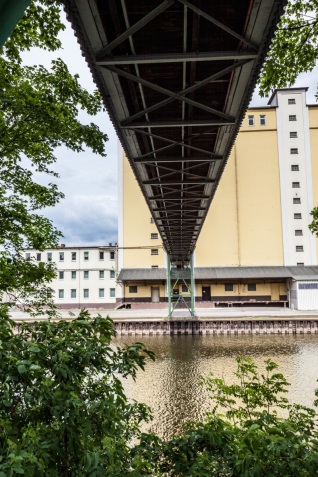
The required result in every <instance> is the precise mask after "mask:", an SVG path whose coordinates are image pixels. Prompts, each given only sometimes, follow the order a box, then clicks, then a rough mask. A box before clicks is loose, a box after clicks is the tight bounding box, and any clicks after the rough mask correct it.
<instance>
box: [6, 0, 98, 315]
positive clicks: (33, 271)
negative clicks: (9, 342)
mask: <svg viewBox="0 0 318 477" xmlns="http://www.w3.org/2000/svg"><path fill="white" fill-rule="evenodd" d="M64 28H65V27H64V25H63V24H62V23H61V21H60V6H59V4H58V2H56V1H55V0H42V1H38V0H34V1H33V2H32V3H31V5H30V7H29V8H28V9H27V10H26V12H25V14H24V16H23V17H22V19H21V21H20V22H19V23H18V25H17V27H16V29H15V30H14V31H13V33H12V35H11V37H10V38H9V39H8V41H7V42H6V44H5V45H4V48H3V49H2V52H1V53H2V54H1V56H0V157H1V164H0V204H1V205H0V250H2V251H1V252H0V301H1V298H2V299H3V297H4V296H5V295H4V294H5V293H7V294H8V295H9V300H10V301H11V302H13V303H19V302H22V303H25V302H28V301H30V302H31V303H32V302H33V304H34V297H35V296H36V297H37V299H36V300H35V301H36V302H37V303H38V305H40V306H42V305H43V304H45V303H48V302H49V301H50V300H49V294H50V289H49V282H50V280H51V279H52V277H53V276H54V273H55V270H54V266H53V265H52V264H50V263H49V264H47V263H40V264H38V263H36V262H34V261H32V260H25V259H24V257H23V256H22V255H21V253H20V251H21V249H23V248H26V247H30V248H35V249H38V250H43V249H44V248H48V247H52V248H54V247H57V245H58V240H59V238H60V237H61V233H60V232H59V231H58V230H57V229H56V228H55V227H54V226H53V224H52V223H51V221H50V220H48V219H47V218H45V217H44V216H43V215H42V214H41V209H43V208H45V207H53V206H54V205H56V203H57V202H58V201H59V200H60V199H61V198H62V197H63V194H61V192H59V191H58V189H57V186H56V184H55V183H54V178H56V177H58V175H57V173H56V172H54V170H53V168H52V165H53V164H54V162H55V161H56V156H55V153H56V149H57V148H58V147H59V146H65V147H67V148H68V149H69V150H72V151H76V152H81V151H83V149H84V147H88V148H90V149H91V150H92V151H93V152H94V153H96V154H100V155H102V156H105V155H106V154H105V143H106V141H107V136H106V135H105V134H104V133H102V132H101V131H100V130H99V128H98V127H97V126H96V125H95V124H93V123H91V124H82V123H81V122H80V120H79V118H78V113H79V110H83V111H86V112H87V113H88V114H89V115H92V116H93V115H96V114H97V113H98V112H99V111H101V110H103V105H102V101H101V97H100V94H99V93H98V92H97V91H95V92H94V93H93V94H89V93H88V92H87V91H86V90H85V89H84V88H82V87H81V85H80V83H79V77H78V75H75V76H72V75H71V74H70V72H69V71H68V68H67V66H66V64H65V63H64V62H63V61H62V60H61V59H57V60H55V61H52V65H51V69H50V70H47V69H46V68H44V67H43V66H41V65H35V66H23V63H22V59H21V53H22V52H23V51H26V50H30V49H31V48H32V47H35V46H36V47H40V48H43V49H46V50H50V51H55V50H57V49H58V48H59V47H60V46H61V45H60V41H59V40H58V33H59V32H60V31H61V30H63V29H64ZM34 173H37V174H38V173H41V176H43V179H42V180H41V183H39V182H38V181H37V180H36V179H35V175H34ZM50 177H52V178H53V181H52V180H51V182H49V183H48V184H47V185H43V182H44V181H45V180H46V178H50ZM44 178H45V179H44Z"/></svg>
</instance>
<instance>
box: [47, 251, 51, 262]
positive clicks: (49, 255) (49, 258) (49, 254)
mask: <svg viewBox="0 0 318 477" xmlns="http://www.w3.org/2000/svg"><path fill="white" fill-rule="evenodd" d="M47 261H48V262H52V252H48V253H47Z"/></svg>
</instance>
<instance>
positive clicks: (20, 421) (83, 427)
mask: <svg viewBox="0 0 318 477" xmlns="http://www.w3.org/2000/svg"><path fill="white" fill-rule="evenodd" d="M114 334H115V333H114V329H113V324H112V322H111V320H109V319H108V318H107V319H105V318H101V317H96V318H91V317H90V316H89V314H88V312H86V311H82V312H81V313H80V315H79V317H78V318H76V319H74V320H73V321H68V322H66V321H58V322H55V323H54V322H52V321H50V320H47V321H43V322H38V323H35V324H34V325H33V326H32V327H30V326H29V325H27V324H23V325H21V326H20V329H19V331H18V332H15V333H14V323H13V322H12V321H10V320H9V319H8V318H6V317H5V316H2V317H1V319H0V476H1V477H11V476H12V477H13V476H17V475H21V474H22V475H25V476H28V477H29V476H30V477H31V476H32V477H33V476H34V477H41V476H45V477H48V476H56V477H67V476H69V477H71V476H72V477H74V476H83V477H84V476H90V477H94V476H95V477H98V476H103V477H106V476H112V477H123V476H128V475H131V476H133V477H135V476H139V475H140V476H141V475H147V474H144V473H143V471H142V469H141V466H140V462H139V459H138V458H137V457H134V456H133V455H132V444H131V441H132V439H134V440H135V442H136V443H137V442H138V439H139V435H140V430H139V425H140V423H141V422H142V421H143V420H147V419H149V417H150V414H149V410H148V408H147V407H146V406H144V405H142V404H138V403H130V402H128V400H127V398H126V396H125V394H124V391H123V386H122V378H125V377H127V376H130V377H133V378H135V376H136V372H137V370H138V369H143V368H144V365H145V361H146V358H149V357H150V358H151V359H153V354H152V353H151V352H150V351H148V350H146V349H145V348H144V347H143V346H142V344H140V343H135V344H134V345H133V346H129V347H126V348H119V347H117V348H116V347H115V346H114V345H111V338H112V337H113V336H114ZM137 467H138V468H139V470H137ZM148 475H149V474H148Z"/></svg>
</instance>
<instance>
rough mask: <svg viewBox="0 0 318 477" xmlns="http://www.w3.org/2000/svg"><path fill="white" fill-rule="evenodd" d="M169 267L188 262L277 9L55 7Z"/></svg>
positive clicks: (202, 1)
mask: <svg viewBox="0 0 318 477" xmlns="http://www.w3.org/2000/svg"><path fill="white" fill-rule="evenodd" d="M63 2H64V4H65V8H66V10H67V13H68V14H69V16H70V18H71V21H72V23H73V26H74V29H75V31H76V33H77V35H78V38H79V41H80V43H81V47H82V49H83V52H84V55H85V56H86V59H87V60H88V62H89V65H90V68H91V71H92V72H93V75H94V79H95V81H96V83H97V85H98V87H99V90H100V91H101V93H102V95H103V97H104V100H105V105H106V107H107V110H108V112H109V114H110V117H111V119H112V121H113V123H114V126H115V128H116V130H117V133H118V136H119V138H120V140H121V143H122V145H123V148H124V150H125V153H126V155H127V158H128V160H129V162H130V164H131V167H132V169H133V171H134V173H135V176H136V178H137V181H138V183H139V185H140V188H141V191H142V193H143V195H144V197H145V199H146V201H147V204H148V206H149V209H150V212H151V214H152V216H153V218H154V220H155V223H156V225H157V228H158V230H159V232H160V234H161V237H162V241H163V245H164V248H165V250H166V252H167V254H168V255H169V256H170V257H171V260H172V261H174V262H176V261H178V260H179V261H183V262H184V263H186V262H188V263H189V262H190V258H191V256H192V254H193V251H194V249H195V245H196V241H197V238H198V236H199V233H200V230H201V228H202V226H203V223H204V220H205V218H206V215H207V212H208V209H209V206H210V203H211V201H212V199H213V197H214V194H215V191H216V189H217V187H218V184H219V181H220V179H221V176H222V173H223V170H224V167H225V165H226V162H227V159H228V156H229V154H230V151H231V147H232V145H233V142H234V140H235V137H236V134H237V132H238V129H239V127H240V124H241V121H242V118H243V115H244V113H245V110H246V108H247V106H248V102H249V100H250V97H251V95H252V92H253V89H254V86H255V83H256V79H257V76H258V73H259V71H260V68H261V65H262V63H263V60H264V56H265V53H266V51H267V48H268V46H269V44H270V41H271V38H272V36H273V33H274V29H275V27H276V24H277V21H278V19H279V15H280V14H281V13H282V7H283V6H284V4H285V3H286V2H285V0H278V1H277V0H261V1H260V0H240V2H238V1H237V0H225V1H223V2H219V1H211V0H107V1H106V0H63Z"/></svg>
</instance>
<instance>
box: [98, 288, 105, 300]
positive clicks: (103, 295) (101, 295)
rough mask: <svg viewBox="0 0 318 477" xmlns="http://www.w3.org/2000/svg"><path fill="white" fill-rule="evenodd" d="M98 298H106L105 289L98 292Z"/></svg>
mask: <svg viewBox="0 0 318 477" xmlns="http://www.w3.org/2000/svg"><path fill="white" fill-rule="evenodd" d="M98 296H99V298H104V297H105V288H100V289H99V290H98Z"/></svg>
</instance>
